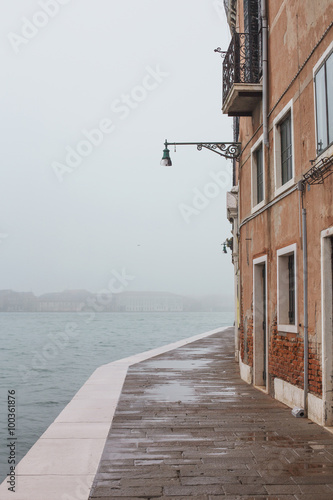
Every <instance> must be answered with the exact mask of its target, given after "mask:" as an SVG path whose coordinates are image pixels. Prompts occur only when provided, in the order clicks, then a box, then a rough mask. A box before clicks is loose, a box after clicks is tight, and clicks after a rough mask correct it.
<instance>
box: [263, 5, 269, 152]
mask: <svg viewBox="0 0 333 500" xmlns="http://www.w3.org/2000/svg"><path fill="white" fill-rule="evenodd" d="M261 26H262V122H263V133H264V144H265V146H267V147H268V146H269V141H268V108H267V101H268V28H267V11H266V0H261Z"/></svg>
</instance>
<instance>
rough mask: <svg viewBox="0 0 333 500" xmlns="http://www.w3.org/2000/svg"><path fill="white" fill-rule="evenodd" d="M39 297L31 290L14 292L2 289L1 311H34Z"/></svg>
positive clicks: (0, 293)
mask: <svg viewBox="0 0 333 500" xmlns="http://www.w3.org/2000/svg"><path fill="white" fill-rule="evenodd" d="M36 307H37V299H36V297H35V296H34V294H33V293H31V292H21V293H19V292H14V291H13V290H0V311H5V312H23V311H27V312H32V311H36Z"/></svg>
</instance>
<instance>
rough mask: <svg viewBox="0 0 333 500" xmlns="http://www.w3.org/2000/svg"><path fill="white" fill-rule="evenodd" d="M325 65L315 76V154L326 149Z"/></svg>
mask: <svg viewBox="0 0 333 500" xmlns="http://www.w3.org/2000/svg"><path fill="white" fill-rule="evenodd" d="M325 80H326V77H325V65H324V66H323V67H322V68H321V69H320V70H319V71H318V73H317V74H316V82H315V84H316V112H317V116H316V118H317V152H318V153H320V151H322V150H323V149H325V148H327V144H328V142H327V113H326V84H325Z"/></svg>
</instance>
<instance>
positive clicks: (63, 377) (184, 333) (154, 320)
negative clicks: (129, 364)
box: [0, 312, 234, 482]
mask: <svg viewBox="0 0 333 500" xmlns="http://www.w3.org/2000/svg"><path fill="white" fill-rule="evenodd" d="M233 317H234V314H233V312H228V313H226V312H211V313H201V312H191V313H187V312H186V313H185V312H182V313H100V314H95V313H94V314H90V313H0V325H1V330H0V482H1V481H2V480H3V479H4V478H5V476H6V474H7V472H8V456H7V455H8V451H7V450H8V448H7V446H6V445H7V443H8V441H7V438H8V437H9V435H8V404H7V403H8V391H11V393H12V394H13V391H15V435H16V437H17V443H16V459H17V461H18V460H19V459H21V458H22V457H23V456H24V455H25V454H26V453H27V451H28V450H29V449H30V448H31V446H32V445H33V444H34V443H35V441H36V440H37V439H38V438H39V437H40V436H41V434H42V433H43V432H44V431H45V430H46V428H47V427H48V426H49V425H50V424H51V423H52V422H53V420H54V419H55V418H56V417H57V415H58V414H59V413H60V412H61V410H62V409H63V408H64V407H65V406H66V404H67V403H68V402H69V401H70V400H71V399H72V397H73V396H74V394H75V393H76V392H77V391H78V389H79V388H80V387H81V386H82V385H83V384H84V382H85V381H86V380H87V379H88V378H89V377H90V375H91V374H92V373H93V371H94V370H95V369H96V368H97V367H99V366H101V365H103V364H106V363H110V362H111V361H115V360H117V359H121V358H125V357H127V356H131V355H133V354H138V353H140V352H144V351H147V350H150V349H154V348H156V347H160V346H162V345H166V344H170V343H172V342H175V341H177V340H181V339H184V338H187V337H192V336H193V335H197V334H199V333H204V332H206V331H209V330H213V329H215V328H219V327H222V326H230V325H232V324H233ZM11 420H12V419H11Z"/></svg>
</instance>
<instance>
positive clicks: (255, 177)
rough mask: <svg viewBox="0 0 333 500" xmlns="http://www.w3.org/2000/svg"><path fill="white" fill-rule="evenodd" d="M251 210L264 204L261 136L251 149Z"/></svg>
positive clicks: (253, 210)
mask: <svg viewBox="0 0 333 500" xmlns="http://www.w3.org/2000/svg"><path fill="white" fill-rule="evenodd" d="M251 170H252V173H251V181H252V212H255V211H256V210H258V209H259V208H261V207H262V206H264V204H265V169H264V151H263V143H262V136H261V137H260V139H259V140H258V141H257V142H256V143H255V145H254V146H253V147H252V149H251Z"/></svg>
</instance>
